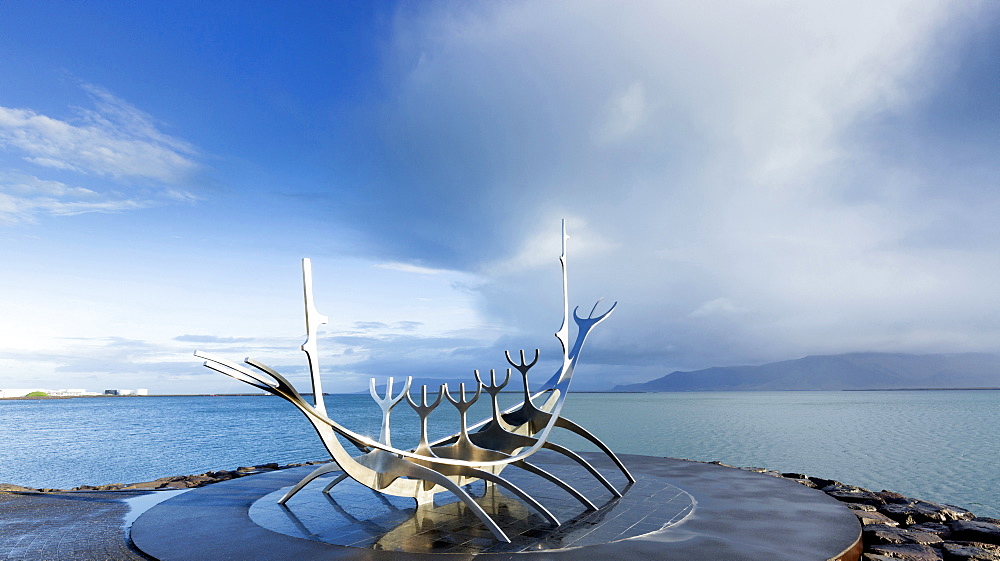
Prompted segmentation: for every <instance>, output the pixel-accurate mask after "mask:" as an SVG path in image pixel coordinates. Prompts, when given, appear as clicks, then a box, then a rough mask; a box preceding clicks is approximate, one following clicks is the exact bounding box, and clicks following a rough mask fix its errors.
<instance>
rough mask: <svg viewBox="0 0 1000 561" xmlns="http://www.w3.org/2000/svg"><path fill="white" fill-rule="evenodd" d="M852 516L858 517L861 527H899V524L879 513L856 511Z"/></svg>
mask: <svg viewBox="0 0 1000 561" xmlns="http://www.w3.org/2000/svg"><path fill="white" fill-rule="evenodd" d="M866 506H867V505H866ZM854 514H855V515H856V516H857V517H858V520H859V521H861V525H862V526H891V527H895V526H899V522H896V521H895V520H893V519H892V518H889V517H888V516H886V515H884V514H882V513H881V512H868V511H865V510H856V511H854Z"/></svg>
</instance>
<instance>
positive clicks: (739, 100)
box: [0, 0, 1000, 393]
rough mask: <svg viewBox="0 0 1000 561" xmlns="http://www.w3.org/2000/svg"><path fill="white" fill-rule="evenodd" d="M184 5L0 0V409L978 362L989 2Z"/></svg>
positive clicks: (993, 125) (986, 311)
mask: <svg viewBox="0 0 1000 561" xmlns="http://www.w3.org/2000/svg"><path fill="white" fill-rule="evenodd" d="M208 4H209V5H205V3H195V2H191V3H185V2H173V3H169V4H153V3H134V2H102V3H79V2H4V3H2V4H0V263H2V264H3V266H2V267H0V295H2V297H0V335H2V337H0V387H15V388H21V387H45V388H51V389H56V388H87V389H90V390H102V389H104V388H112V387H120V388H134V387H146V388H149V389H150V390H151V391H152V392H155V393H202V392H226V391H243V389H244V387H243V386H242V385H241V384H239V383H238V382H235V381H230V380H228V379H226V378H224V377H223V376H221V375H219V374H216V373H214V372H212V371H209V370H208V369H205V368H202V367H201V366H200V363H199V361H198V360H196V359H194V357H193V356H192V355H191V353H192V352H193V351H194V350H195V349H201V350H204V351H208V352H213V353H216V354H220V355H223V356H226V357H229V358H232V359H241V358H243V357H244V356H253V357H255V358H257V359H259V360H261V361H263V362H265V363H267V364H270V365H272V366H275V367H277V368H279V369H280V370H282V371H284V372H287V373H289V374H290V376H291V378H292V379H293V381H296V382H298V383H301V384H303V386H304V385H305V383H306V378H305V377H304V371H305V362H304V356H303V355H302V353H301V351H299V350H298V346H299V345H300V344H301V343H302V341H303V339H304V322H303V318H302V312H301V310H302V304H301V287H300V283H301V280H300V270H299V267H300V265H299V263H300V259H301V258H302V257H307V256H308V257H311V258H312V259H313V264H314V276H315V286H316V304H317V306H318V307H319V309H320V311H321V312H323V313H325V314H327V315H329V316H330V317H331V324H330V325H329V326H327V327H326V328H325V330H324V331H323V332H322V334H323V339H322V340H321V343H320V349H321V352H322V353H323V359H322V365H323V367H324V371H325V373H326V376H325V380H324V384H325V386H324V387H325V388H327V389H328V390H329V391H354V390H358V389H363V388H364V386H365V385H366V384H367V379H368V377H370V376H378V377H380V378H381V377H384V376H389V375H393V376H397V377H400V376H406V375H416V376H430V377H437V378H463V379H464V378H465V377H467V376H469V375H471V371H472V369H473V368H479V369H484V368H500V367H502V366H505V363H504V361H503V358H502V356H503V355H502V351H503V349H505V348H511V349H514V350H516V349H519V348H529V349H530V348H534V347H541V349H542V357H543V361H546V362H543V364H542V366H540V367H541V368H546V369H551V370H554V368H555V366H554V365H555V359H556V358H557V357H558V352H559V350H558V343H557V342H556V340H555V338H554V337H552V333H553V332H554V331H555V330H556V329H557V328H558V327H559V322H560V319H561V318H560V310H559V297H560V294H559V268H558V261H557V259H556V258H557V256H558V253H559V221H560V219H562V218H565V219H566V220H567V224H568V228H569V232H570V236H571V240H570V246H569V263H570V290H571V295H570V299H571V304H573V305H577V304H579V305H581V306H583V307H587V306H590V305H591V304H592V302H593V301H594V300H596V299H597V298H601V297H607V298H608V299H610V300H617V301H619V302H620V304H619V308H618V309H617V310H616V312H615V314H614V316H613V317H612V318H611V319H610V320H609V321H608V322H606V323H604V324H602V325H601V327H600V328H598V330H596V331H595V332H594V334H593V335H592V338H591V340H590V342H589V344H590V347H589V349H588V351H586V353H587V354H586V355H585V356H584V357H583V365H582V366H581V367H580V369H579V371H578V378H577V380H578V381H577V382H576V384H578V385H577V386H576V387H578V388H580V389H604V388H608V387H610V386H612V385H614V384H618V383H630V382H637V381H645V380H647V379H651V378H654V377H658V376H660V375H662V374H665V373H667V372H670V371H672V370H677V369H681V370H688V369H697V368H704V367H709V366H720V365H733V364H755V363H762V362H767V361H772V360H783V359H791V358H797V357H800V356H803V355H806V354H823V353H838V352H848V351H899V352H965V351H985V352H1000V289H998V288H997V286H998V285H997V279H998V278H1000V251H998V250H1000V247H998V246H1000V220H998V219H997V216H998V214H1000V190H998V188H1000V181H998V178H1000V174H998V171H1000V170H998V168H1000V94H998V92H1000V83H998V77H1000V6H998V5H997V4H996V3H994V2H961V3H955V2H933V1H927V0H921V1H919V2H899V1H894V2H878V3H871V2H837V3H830V4H829V5H818V4H816V3H804V2H801V3H797V2H746V3H734V2H700V3H689V2H634V3H627V4H624V5H619V4H615V5H612V4H611V3H607V2H471V3H464V2H419V3H416V2H403V3H391V2H383V3H368V2H353V3H332V2H315V3H296V4H295V5H294V6H286V5H284V4H283V3H273V2H259V3H245V4H241V5H240V6H239V7H238V8H237V7H232V6H230V5H228V4H227V3H214V4H213V3H208ZM546 372H548V370H546Z"/></svg>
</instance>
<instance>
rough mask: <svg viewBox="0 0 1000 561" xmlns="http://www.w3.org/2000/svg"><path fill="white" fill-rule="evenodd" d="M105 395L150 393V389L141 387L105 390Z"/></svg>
mask: <svg viewBox="0 0 1000 561" xmlns="http://www.w3.org/2000/svg"><path fill="white" fill-rule="evenodd" d="M104 395H149V390H147V389H146V388H139V389H137V390H125V389H117V390H104Z"/></svg>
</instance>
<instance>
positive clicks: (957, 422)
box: [0, 391, 1000, 518]
mask: <svg viewBox="0 0 1000 561" xmlns="http://www.w3.org/2000/svg"><path fill="white" fill-rule="evenodd" d="M502 397H504V398H507V400H508V401H513V400H514V399H515V398H516V396H515V395H504V396H502ZM483 401H484V402H485V400H483ZM479 405H480V404H477V407H478V406H479ZM327 408H328V410H329V411H330V416H331V417H333V418H335V419H337V420H339V421H340V422H342V424H344V425H347V426H348V427H351V428H352V429H354V430H356V431H358V432H363V433H367V434H376V435H377V432H378V428H379V427H378V424H379V416H378V415H379V410H378V409H377V407H376V406H375V405H374V403H373V402H372V401H371V399H370V398H369V397H368V396H366V395H336V396H328V397H327ZM485 412H486V409H485V407H484V408H483V409H481V410H479V413H480V416H482V415H485ZM565 415H566V416H567V417H569V418H571V419H573V420H575V421H577V422H578V423H580V424H582V425H583V426H585V427H587V428H588V429H589V430H591V431H592V432H593V433H595V434H596V435H598V437H600V438H601V439H603V440H604V441H605V442H606V443H608V444H609V445H610V446H611V447H612V449H614V450H616V451H618V452H621V453H626V454H645V455H651V456H672V457H677V458H690V459H696V460H704V461H711V460H721V461H722V462H724V463H727V464H730V465H736V466H758V467H766V468H771V469H776V470H779V471H785V472H788V471H791V472H801V473H806V474H809V475H815V476H819V477H825V478H830V479H837V480H840V481H843V482H844V483H849V484H853V485H860V486H862V487H867V488H870V489H874V490H881V489H890V490H893V491H898V492H900V493H903V494H905V495H909V496H913V497H917V498H921V499H926V500H931V501H937V502H945V503H950V504H954V505H958V506H962V507H965V508H968V509H970V510H972V511H973V512H975V513H976V514H978V515H980V516H992V517H998V518H1000V467H998V464H997V460H998V432H1000V391H898V392H774V393H771V392H705V393H701V392H697V393H663V394H586V393H578V394H572V395H571V396H570V398H569V400H568V401H567V405H566V410H565ZM470 418H471V417H470ZM475 418H477V419H478V418H479V416H476V417H475ZM415 420H416V417H415V416H414V415H413V412H412V411H411V410H410V409H409V407H407V406H406V405H405V404H401V405H400V406H399V407H397V408H396V409H395V410H394V411H393V429H392V430H393V443H394V444H395V445H397V446H406V447H409V446H411V445H414V444H415V443H416V436H417V433H416V431H415V429H416V427H415ZM430 422H431V425H432V430H433V431H434V432H435V434H437V435H440V436H444V435H446V434H450V433H451V432H453V431H454V430H455V428H456V423H457V414H455V410H454V408H452V407H451V406H450V405H449V404H447V403H444V404H442V405H441V406H440V407H439V409H437V410H435V412H434V413H433V414H432V415H431V417H430ZM555 440H556V441H557V442H560V443H563V444H567V445H569V446H571V447H575V448H576V449H589V448H588V447H587V446H586V445H584V444H582V443H581V442H580V441H578V440H576V439H575V437H572V436H571V435H568V434H567V433H562V434H560V433H557V436H556V438H555ZM328 457H329V456H327V455H326V454H325V452H324V450H323V449H322V447H321V446H320V445H319V441H318V439H317V438H316V436H315V433H314V432H313V430H312V428H311V427H310V426H309V424H308V423H307V422H306V421H305V419H304V418H303V417H302V415H301V414H300V413H299V412H298V411H296V410H294V409H293V408H292V407H291V406H290V405H289V404H287V403H285V402H284V401H283V400H281V399H279V398H274V397H264V396H261V397H221V396H220V397H125V398H101V399H98V398H94V399H60V400H40V401H9V400H5V401H0V482H5V483H15V484H19V485H25V486H30V487H57V488H70V487H74V486H77V485H80V484H91V485H98V484H107V483H116V482H136V481H148V480H152V479H156V478H158V477H163V476H166V475H181V474H193V473H203V472H205V471H209V470H218V469H234V468H235V467H237V466H247V465H255V464H261V463H267V462H278V463H282V464H284V463H291V462H303V461H307V460H316V459H327V458H328Z"/></svg>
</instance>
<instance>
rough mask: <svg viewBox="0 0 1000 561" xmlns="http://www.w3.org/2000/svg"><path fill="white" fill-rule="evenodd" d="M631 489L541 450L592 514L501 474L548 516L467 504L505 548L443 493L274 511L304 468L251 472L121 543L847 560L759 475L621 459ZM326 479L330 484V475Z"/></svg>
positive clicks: (821, 499) (224, 554) (164, 547)
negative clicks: (499, 533) (483, 514)
mask: <svg viewBox="0 0 1000 561" xmlns="http://www.w3.org/2000/svg"><path fill="white" fill-rule="evenodd" d="M584 456H585V457H586V458H587V460H588V461H590V462H591V463H593V464H594V465H595V466H597V467H598V468H599V469H600V470H601V472H602V473H604V474H605V476H607V477H608V479H610V480H611V482H612V483H613V484H614V485H615V486H616V487H617V488H618V489H620V490H621V489H624V488H625V484H626V480H625V478H624V476H622V474H621V472H619V471H617V469H615V468H614V466H613V465H612V464H611V463H610V462H609V461H607V460H606V458H604V457H603V456H602V455H599V454H584ZM621 458H622V460H623V461H624V462H625V464H626V465H627V466H628V467H629V470H630V471H631V472H632V474H633V475H634V476H635V477H636V479H637V480H638V481H637V482H636V483H635V484H633V485H631V486H629V487H628V488H627V490H625V492H624V496H623V497H622V498H620V499H615V497H614V496H613V495H612V494H611V493H610V492H609V491H608V490H607V489H606V488H605V487H604V486H602V485H601V484H600V483H599V482H597V481H596V480H595V479H594V478H593V477H591V476H590V475H589V474H588V473H587V472H586V471H585V470H583V469H582V468H580V467H579V466H578V465H577V464H575V463H573V462H571V461H570V460H568V459H566V458H564V457H563V456H560V455H558V454H554V453H549V452H545V451H543V452H540V453H539V454H536V455H535V456H533V463H536V464H538V465H540V466H541V467H542V468H544V469H546V470H548V471H549V472H551V473H554V474H557V475H559V476H560V477H562V478H563V479H565V480H566V481H567V482H568V483H570V484H571V485H573V486H574V487H576V488H577V489H579V490H580V491H581V492H583V494H585V495H586V496H587V497H589V498H590V499H591V500H592V501H593V502H594V504H596V505H597V506H599V507H601V508H600V510H599V511H597V512H588V511H587V510H586V509H585V508H584V507H583V505H582V504H581V503H579V502H577V501H576V500H575V499H573V498H572V497H570V496H569V495H568V494H567V493H565V492H564V491H562V490H560V489H559V488H558V487H556V486H554V485H552V484H550V483H548V482H547V481H545V480H543V479H541V478H538V477H536V476H532V475H530V474H527V473H525V472H523V471H521V470H517V469H515V468H508V469H507V470H505V471H504V473H503V475H504V477H507V478H508V479H510V480H511V481H513V482H514V483H515V484H516V485H518V486H520V487H521V488H522V489H525V490H526V491H527V492H528V493H529V494H531V495H532V496H534V497H535V498H536V499H538V500H539V502H541V503H542V504H543V505H545V506H546V508H548V509H549V510H550V511H552V513H553V514H554V515H555V516H556V518H558V519H559V520H560V521H561V522H562V524H561V525H560V526H559V527H552V526H550V525H549V524H548V523H546V522H545V520H544V519H542V518H541V517H540V516H539V515H538V514H537V513H535V512H534V511H532V510H530V509H529V508H528V507H527V506H526V505H524V503H522V502H520V501H518V500H517V499H516V498H513V497H511V496H509V495H506V494H504V492H503V490H502V489H500V490H497V489H496V488H493V487H490V488H489V489H487V488H485V486H484V485H483V484H482V483H476V484H473V485H472V486H470V488H469V489H470V490H471V494H472V495H473V496H474V497H476V500H477V502H478V503H479V504H480V505H482V506H483V508H484V509H485V510H486V511H487V512H488V513H490V515H491V516H493V517H494V519H495V520H496V521H497V523H498V524H499V525H500V526H501V528H503V529H504V531H505V532H506V533H507V535H508V536H509V537H510V538H511V543H510V544H506V543H499V542H497V541H496V540H495V539H494V538H493V536H492V534H491V533H490V532H489V531H488V530H487V529H486V528H485V527H484V526H483V525H482V523H481V522H480V521H479V519H478V518H476V517H475V516H474V515H473V514H471V513H470V512H468V509H467V508H465V507H464V505H463V504H462V503H461V502H459V501H457V500H456V499H455V498H454V497H452V496H450V494H447V493H441V494H439V495H438V496H437V497H436V500H435V504H434V505H433V506H424V507H421V508H420V509H419V510H418V509H415V508H414V507H413V501H412V499H409V500H408V499H402V498H398V497H388V496H384V495H381V494H380V493H375V492H373V491H371V490H370V489H367V488H365V487H363V486H361V485H360V484H358V483H356V482H353V481H350V480H345V481H343V482H342V483H340V484H339V485H337V486H336V487H334V488H333V490H332V491H331V492H330V494H329V496H328V495H324V494H323V493H321V491H320V490H321V489H322V488H323V487H324V486H325V485H326V484H327V483H328V482H329V481H330V480H331V479H330V478H321V479H319V480H317V481H315V482H313V483H311V484H310V485H309V486H308V487H306V488H305V489H303V490H302V491H300V492H299V493H298V494H297V495H296V496H295V497H293V498H292V499H291V500H289V501H288V503H287V505H286V506H280V505H278V504H276V501H277V499H278V497H280V496H281V495H282V494H283V493H284V491H285V490H287V488H288V487H290V486H291V485H293V484H294V483H296V482H297V481H298V480H299V479H301V478H302V477H303V476H304V475H306V474H307V473H309V471H311V470H312V469H313V468H312V467H302V468H292V469H286V470H279V471H274V472H270V473H265V474H259V475H254V476H249V477H243V478H240V479H234V480H230V481H226V482H223V483H217V484H214V485H210V486H207V487H202V488H199V489H194V490H192V491H189V492H187V493H184V494H181V495H179V496H177V497H175V498H172V499H170V500H167V501H165V502H163V503H161V504H159V505H157V506H155V507H153V508H152V509H150V510H148V511H147V512H146V513H144V514H142V515H141V516H140V517H139V518H138V519H137V520H136V521H135V523H134V524H133V526H132V529H131V537H132V541H133V542H134V543H135V545H136V546H137V547H138V548H139V549H141V550H142V551H143V552H145V553H147V554H149V555H150V556H152V557H154V558H156V559H160V560H162V561H174V560H177V561H181V560H194V559H219V560H222V559H233V560H244V561H248V560H253V559H306V558H307V559H371V560H385V559H406V558H410V557H414V556H416V557H421V558H423V557H440V558H448V559H455V558H456V557H454V554H464V555H465V556H466V557H467V556H469V555H476V556H477V557H482V558H484V559H494V558H496V559H499V558H503V559H509V558H510V556H511V555H519V554H530V555H532V556H533V559H549V558H552V559H555V558H560V559H571V558H579V557H580V556H582V555H586V556H587V558H604V559H608V560H612V559H644V558H645V559H667V560H671V559H673V560H692V559H713V560H717V561H729V560H733V561H736V560H748V561H749V560H764V559H766V560H768V561H780V560H789V561H791V560H795V561H811V560H815V561H827V560H831V559H836V560H842V561H855V560H856V559H858V558H859V557H860V551H861V542H860V538H861V528H860V524H859V522H858V520H857V518H856V517H855V516H854V514H853V513H852V512H851V511H850V510H848V509H847V508H846V507H844V506H843V505H842V504H841V503H839V502H837V501H835V500H834V499H832V498H830V497H828V496H826V495H825V494H824V493H822V492H819V491H815V490H813V489H809V488H807V487H804V486H802V485H799V484H797V483H795V482H792V481H787V480H784V479H780V478H775V477H771V476H767V475H762V474H757V473H752V472H747V471H742V470H737V469H732V468H726V467H721V466H716V465H712V464H703V463H698V462H689V461H683V460H674V459H669V458H651V457H647V456H622V457H621ZM337 474H339V472H334V473H333V474H331V476H330V477H333V476H336V475H337Z"/></svg>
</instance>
